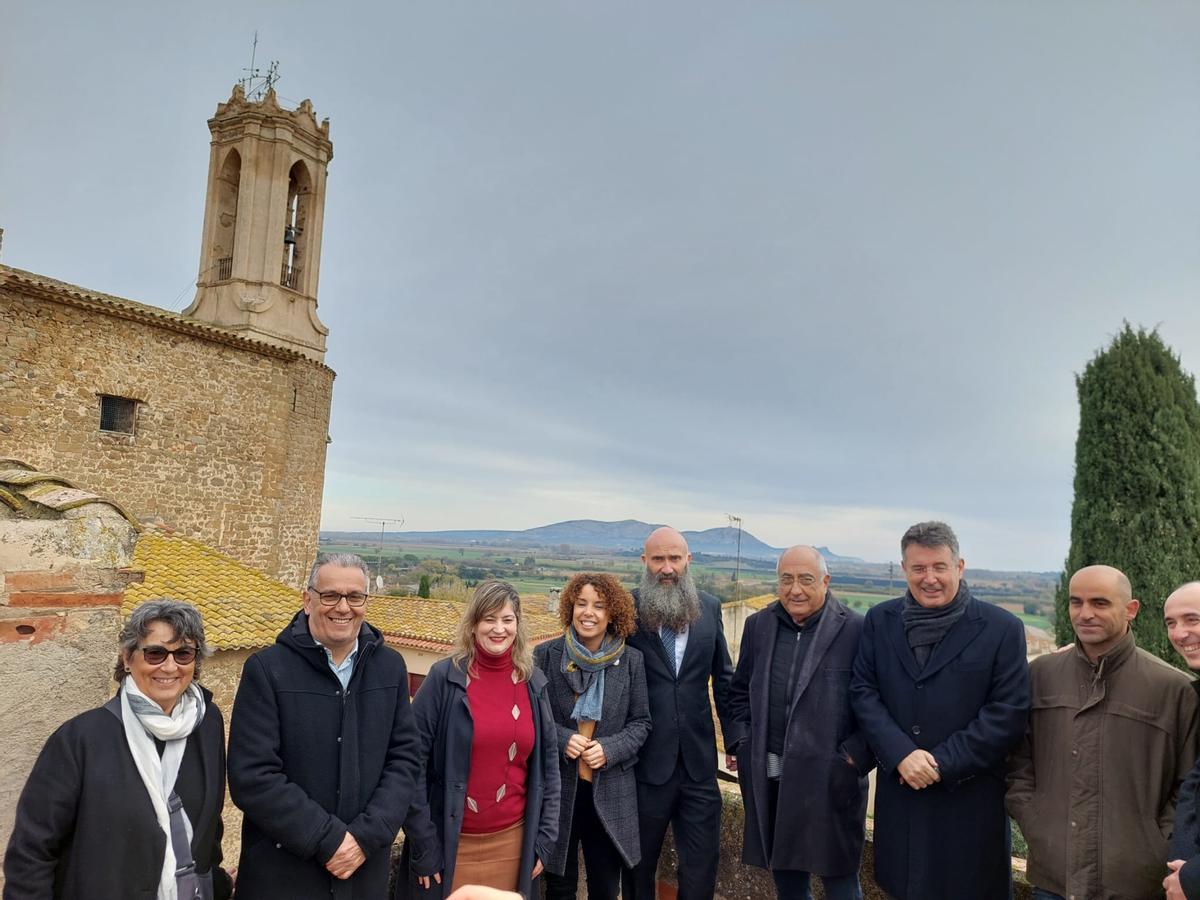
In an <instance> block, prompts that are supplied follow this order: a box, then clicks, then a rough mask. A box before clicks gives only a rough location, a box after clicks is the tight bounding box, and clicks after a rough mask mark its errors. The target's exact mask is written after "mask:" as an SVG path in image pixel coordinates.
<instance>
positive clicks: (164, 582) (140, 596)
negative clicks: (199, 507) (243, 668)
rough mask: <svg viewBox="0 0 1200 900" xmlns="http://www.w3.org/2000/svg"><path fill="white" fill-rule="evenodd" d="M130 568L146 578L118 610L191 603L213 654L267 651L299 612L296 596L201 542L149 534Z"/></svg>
mask: <svg viewBox="0 0 1200 900" xmlns="http://www.w3.org/2000/svg"><path fill="white" fill-rule="evenodd" d="M133 565H134V567H135V568H138V569H141V570H142V571H143V572H144V574H145V578H144V580H143V581H142V582H141V583H140V584H134V585H131V586H130V587H129V589H128V590H126V592H125V602H124V604H123V605H122V607H121V612H122V614H124V615H129V613H130V612H131V611H132V610H133V608H134V607H135V606H137V605H138V604H139V603H141V602H142V601H144V600H150V599H152V598H155V597H170V598H171V599H173V600H186V601H187V602H189V603H192V604H195V606H196V607H197V608H199V610H200V612H201V614H202V615H203V616H204V632H205V637H206V638H207V639H208V643H209V644H211V645H212V646H213V647H214V648H215V649H217V650H232V649H235V648H240V647H266V646H268V645H270V644H273V643H274V642H275V637H276V635H278V634H279V632H280V631H282V630H283V628H284V626H285V625H287V623H288V622H289V621H291V618H292V616H293V615H295V613H296V610H298V609H299V608H300V605H301V602H302V601H301V597H300V594H299V592H298V591H296V590H295V589H294V588H290V587H288V586H287V585H286V584H284V583H283V582H281V581H276V580H275V579H274V578H271V577H270V576H269V575H266V574H264V573H263V572H260V571H258V570H257V569H254V568H251V567H250V566H247V565H244V564H243V563H240V562H238V561H237V560H235V559H232V558H231V557H228V556H226V555H225V554H224V553H221V552H220V551H219V550H215V549H213V548H212V547H209V546H208V545H206V544H202V543H201V542H200V541H196V540H192V539H191V538H185V537H182V536H181V535H177V534H171V533H169V532H166V531H162V530H160V529H150V530H147V531H146V532H144V533H143V534H142V535H141V537H139V538H138V542H137V546H136V548H135V549H134V554H133Z"/></svg>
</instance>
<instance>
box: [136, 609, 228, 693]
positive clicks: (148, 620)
mask: <svg viewBox="0 0 1200 900" xmlns="http://www.w3.org/2000/svg"><path fill="white" fill-rule="evenodd" d="M155 622H163V623H165V624H166V625H168V626H170V628H171V632H172V633H173V634H174V635H175V640H177V641H183V642H184V643H187V644H192V645H194V646H195V648H196V669H195V673H194V676H193V677H195V678H199V677H200V661H201V660H202V659H204V658H205V657H206V656H212V648H211V647H209V646H208V644H206V643H205V642H204V617H203V616H201V615H200V610H198V609H196V607H194V606H192V604H190V603H185V602H184V601H182V600H172V599H170V598H169V597H158V598H156V599H154V600H147V601H146V602H145V603H139V604H138V605H137V606H136V607H134V610H133V612H131V613H130V614H129V618H128V619H127V620H126V621H125V626H124V627H123V628H122V629H121V634H120V635H119V636H118V637H117V647H118V649H119V651H120V652H119V654H118V655H117V665H116V668H114V670H113V678H114V680H116V681H118V682H120V681H124V680H125V676H126V675H128V674H129V673H128V672H127V671H126V670H125V660H126V659H128V658H129V657H130V656H132V655H133V651H135V650H136V649H137V648H138V642H139V641H142V640H144V639H145V638H146V637H147V636H148V635H149V634H150V626H151V625H153V624H154V623H155Z"/></svg>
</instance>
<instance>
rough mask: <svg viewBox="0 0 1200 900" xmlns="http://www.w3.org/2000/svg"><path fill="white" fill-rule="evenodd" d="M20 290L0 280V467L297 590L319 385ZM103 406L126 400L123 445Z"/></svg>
mask: <svg viewBox="0 0 1200 900" xmlns="http://www.w3.org/2000/svg"><path fill="white" fill-rule="evenodd" d="M10 271H12V272H15V270H10ZM20 275H21V276H25V275H27V273H20ZM30 277H32V278H37V277H38V276H30ZM23 280H25V281H27V280H28V279H22V278H8V279H6V278H5V277H4V272H3V271H0V410H3V413H2V414H0V457H12V458H16V459H20V460H23V461H24V462H26V463H29V464H30V465H32V466H34V467H36V468H38V469H41V470H44V471H48V472H54V473H55V474H58V475H62V476H64V477H66V478H68V479H71V480H72V481H75V482H76V483H78V484H79V486H80V487H83V488H86V489H89V490H92V491H95V492H97V493H100V494H103V495H105V496H109V497H115V498H119V500H120V502H121V503H122V505H123V506H125V508H126V509H128V510H129V511H130V512H131V513H132V514H133V515H134V516H136V517H138V518H140V519H161V520H162V521H164V522H165V523H167V524H168V525H170V526H171V527H173V528H174V529H176V530H177V531H179V532H181V533H183V534H186V535H189V536H193V537H196V538H198V539H200V540H202V541H204V542H205V543H208V544H211V545H212V546H214V547H218V548H220V549H221V550H223V551H225V552H226V553H228V554H229V555H231V556H233V557H235V558H236V559H239V560H241V561H242V562H245V563H246V564H248V565H252V566H254V567H256V568H259V569H261V570H263V571H265V572H267V573H269V574H271V575H274V576H275V577H277V578H279V579H280V580H281V581H284V582H286V583H288V584H293V585H299V584H301V583H302V581H303V579H304V577H305V574H306V572H305V570H306V568H307V566H308V565H309V564H310V563H311V562H312V559H313V557H314V554H315V552H316V547H317V532H318V528H319V526H320V515H321V494H322V489H323V485H324V477H325V476H324V472H325V447H326V441H327V436H328V430H329V408H330V402H331V398H332V391H333V377H334V376H333V372H332V371H331V370H330V369H328V368H327V367H325V366H324V365H321V364H319V363H315V362H313V361H311V360H308V359H306V358H304V357H302V356H300V355H299V354H296V353H293V352H290V351H285V350H274V348H264V349H262V350H259V349H255V348H252V347H251V346H250V345H248V344H247V343H246V342H242V341H239V340H236V339H235V340H232V341H230V340H227V339H213V338H210V337H209V336H208V335H207V334H205V333H204V329H203V327H193V326H191V325H190V324H189V320H186V319H184V318H183V317H181V316H178V315H174V314H171V313H162V314H161V316H160V318H161V319H162V320H163V323H162V324H156V323H154V322H153V321H148V320H152V319H153V317H154V314H153V313H151V314H146V313H142V314H139V315H134V316H127V315H123V314H120V313H117V314H112V313H109V312H107V311H105V310H104V309H103V306H104V304H103V303H97V302H92V303H91V308H82V307H81V306H80V305H77V304H72V303H70V302H56V301H55V300H53V299H50V298H48V296H47V295H51V294H52V293H53V292H52V291H45V290H42V289H41V288H40V287H39V288H38V289H37V290H28V291H27V290H26V289H24V288H23V287H22V285H21V284H15V283H14V282H18V281H23ZM63 287H69V286H63ZM71 290H74V291H78V289H71ZM35 294H42V296H35ZM129 306H131V307H132V306H135V304H129ZM118 308H119V307H118ZM141 309H143V310H148V309H149V308H146V307H141ZM181 323H182V324H181ZM102 394H105V395H112V396H117V397H125V398H131V399H134V400H136V401H138V402H137V409H136V426H135V434H133V435H126V434H116V433H110V432H103V431H100V429H99V417H100V413H99V408H100V399H99V397H100V395H102Z"/></svg>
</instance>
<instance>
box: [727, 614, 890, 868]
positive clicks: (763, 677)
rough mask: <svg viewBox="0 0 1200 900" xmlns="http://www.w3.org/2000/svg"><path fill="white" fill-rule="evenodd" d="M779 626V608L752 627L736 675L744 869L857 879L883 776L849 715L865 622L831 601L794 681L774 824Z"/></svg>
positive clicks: (753, 619)
mask: <svg viewBox="0 0 1200 900" xmlns="http://www.w3.org/2000/svg"><path fill="white" fill-rule="evenodd" d="M780 624H781V623H780V621H779V616H778V614H777V613H776V610H775V606H774V605H772V606H769V607H767V608H766V609H764V610H761V611H759V612H756V613H755V614H754V615H752V616H750V618H748V619H747V620H746V626H745V628H744V629H743V631H742V645H741V649H740V650H739V652H738V664H737V670H736V671H735V672H734V675H733V689H732V695H733V717H734V719H735V720H737V722H738V723H739V725H740V726H741V728H742V729H743V730H744V731H745V735H746V737H745V739H744V740H743V741H742V743H741V746H739V747H738V754H737V756H738V781H739V783H740V786H741V789H742V800H743V802H744V803H745V807H746V826H745V831H744V834H743V837H742V862H744V863H747V864H748V865H752V866H758V867H760V868H763V869H795V870H799V871H801V872H815V873H816V874H818V875H834V876H837V875H851V874H853V873H855V872H857V871H858V867H859V863H860V862H861V859H862V847H863V839H864V833H863V827H864V826H863V823H864V820H865V818H866V815H867V773H868V772H870V771H871V769H873V768H875V754H874V753H873V752H871V749H870V747H869V746H868V745H867V740H866V737H865V735H864V734H863V733H862V731H861V730H860V729H859V727H858V722H857V721H856V720H855V718H854V713H853V711H852V710H851V708H850V674H851V669H852V667H853V665H854V657H855V654H856V653H857V652H858V641H859V635H860V634H861V633H862V629H863V617H862V616H860V615H859V614H858V613H855V612H851V611H850V610H848V609H847V608H846V607H844V606H842V604H841V603H839V602H838V601H837V599H836V598H835V597H834V596H833V595H832V594H826V598H825V607H824V610H823V611H822V613H821V618H820V619H819V620H818V621H817V624H816V627H815V630H814V633H813V636H812V646H811V647H810V648H809V650H808V653H807V654H806V655H805V657H804V662H803V664H802V665H801V667H800V671H799V673H798V674H797V676H796V688H795V694H794V695H793V698H792V707H791V711H790V712H789V714H788V720H787V734H786V736H785V739H784V748H783V774H782V775H781V776H780V782H779V794H780V803H779V806H778V809H777V810H776V814H775V821H774V822H771V821H769V819H768V811H769V798H768V783H767V717H768V703H769V700H770V694H771V660H772V658H773V657H774V655H775V635H776V632H777V631H778V630H779V627H780ZM848 759H852V760H853V761H854V764H853V765H851V764H850V763H849V762H848V761H847V760H848Z"/></svg>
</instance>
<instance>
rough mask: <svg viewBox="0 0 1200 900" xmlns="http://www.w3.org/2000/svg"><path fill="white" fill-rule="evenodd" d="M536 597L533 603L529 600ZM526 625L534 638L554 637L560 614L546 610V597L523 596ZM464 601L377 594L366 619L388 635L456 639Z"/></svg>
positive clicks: (439, 640)
mask: <svg viewBox="0 0 1200 900" xmlns="http://www.w3.org/2000/svg"><path fill="white" fill-rule="evenodd" d="M531 600H532V601H533V602H532V603H531V602H530V601H531ZM522 601H523V603H522V609H523V615H524V616H525V627H526V628H527V629H528V633H529V637H530V639H531V640H541V639H543V638H546V637H553V636H554V635H557V634H558V633H559V631H560V630H561V626H559V624H558V616H556V615H552V614H551V613H549V612H546V610H545V605H546V602H547V600H546V598H545V597H542V598H540V603H539V600H538V598H531V597H523V598H522ZM465 609H466V604H465V603H459V602H457V601H454V600H437V599H425V598H422V597H388V596H375V597H372V598H371V601H370V603H369V604H368V606H367V621H368V622H370V623H371V624H372V625H374V626H375V627H376V628H378V629H379V630H380V631H382V632H383V633H384V634H385V635H387V636H388V637H398V638H411V639H413V640H418V641H434V642H436V643H440V644H445V645H447V646H449V645H451V644H453V643H454V639H455V634H457V632H458V623H459V620H460V619H462V615H463V611H464V610H465Z"/></svg>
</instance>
